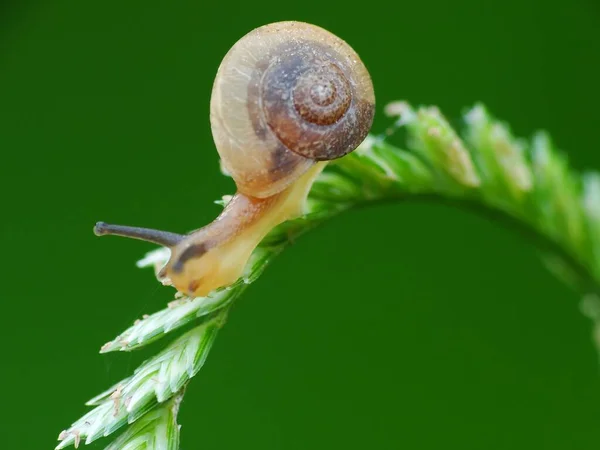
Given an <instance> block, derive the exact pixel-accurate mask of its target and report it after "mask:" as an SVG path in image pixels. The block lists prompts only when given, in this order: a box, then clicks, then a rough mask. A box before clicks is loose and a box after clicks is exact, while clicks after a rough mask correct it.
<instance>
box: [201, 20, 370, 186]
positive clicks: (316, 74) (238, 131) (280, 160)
mask: <svg viewBox="0 0 600 450" xmlns="http://www.w3.org/2000/svg"><path fill="white" fill-rule="evenodd" d="M374 106H375V95H374V92H373V85H372V83H371V78H370V76H369V73H368V72H367V69H366V68H365V66H364V65H363V63H362V61H361V60H360V58H359V57H358V55H357V54H356V52H354V50H352V48H351V47H350V46H349V45H348V44H347V43H346V42H344V41H343V40H341V39H340V38H338V37H337V36H335V35H333V34H331V33H329V32H328V31H326V30H324V29H322V28H319V27H317V26H314V25H310V24H306V23H301V22H279V23H273V24H269V25H265V26H263V27H260V28H257V29H255V30H253V31H251V32H250V33H248V34H246V35H245V36H244V37H243V38H242V39H240V40H239V41H238V42H237V43H236V44H235V45H234V46H233V47H232V48H231V50H230V51H229V52H228V53H227V55H226V56H225V58H224V59H223V62H222V63H221V65H220V67H219V69H218V72H217V76H216V79H215V83H214V86H213V91H212V97H211V105H210V108H211V112H210V119H211V126H212V133H213V138H214V141H215V144H216V147H217V150H218V152H219V155H220V157H221V159H222V164H223V166H224V168H225V170H227V172H229V173H230V174H231V175H232V177H233V179H234V180H235V182H236V185H237V188H238V191H239V192H241V193H243V194H246V195H249V196H253V197H258V198H265V197H269V196H272V195H274V194H276V193H278V192H281V191H282V190H284V189H285V188H287V187H288V186H289V185H290V184H291V183H293V182H294V181H295V180H296V179H298V177H300V176H301V175H302V174H303V173H305V172H306V171H307V170H308V168H309V167H311V166H312V165H313V164H314V163H315V162H316V161H327V160H332V159H336V158H339V157H342V156H344V155H345V154H347V153H349V152H351V151H352V150H354V149H355V148H356V147H357V146H358V145H359V144H360V143H361V142H362V141H363V139H364V138H365V137H366V135H367V133H368V131H369V129H370V128H371V124H372V121H373V114H374Z"/></svg>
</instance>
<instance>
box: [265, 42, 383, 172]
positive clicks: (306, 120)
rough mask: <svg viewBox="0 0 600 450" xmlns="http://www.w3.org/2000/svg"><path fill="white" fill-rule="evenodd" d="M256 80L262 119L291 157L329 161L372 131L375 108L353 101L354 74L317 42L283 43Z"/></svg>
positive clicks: (339, 57)
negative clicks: (291, 154) (258, 86)
mask: <svg viewBox="0 0 600 450" xmlns="http://www.w3.org/2000/svg"><path fill="white" fill-rule="evenodd" d="M274 53H275V54H277V55H278V56H277V57H276V58H273V59H272V60H271V61H270V65H269V66H268V68H267V69H266V70H265V73H264V74H263V76H262V77H261V86H260V96H261V99H260V103H261V104H262V114H263V116H264V120H265V121H266V123H267V124H268V126H269V128H270V129H271V131H272V132H273V133H274V134H275V136H277V138H278V139H279V141H280V142H281V143H282V144H283V145H284V146H285V147H286V148H288V149H289V150H291V151H292V152H294V153H296V154H299V155H301V156H304V157H306V158H310V159H314V160H321V161H323V160H331V159H336V158H339V157H341V156H344V155H345V154H347V153H348V152H351V151H352V150H354V149H355V148H356V147H357V146H358V145H359V144H360V143H361V142H362V140H363V139H364V138H365V136H366V134H367V132H368V131H369V129H370V128H371V123H372V118H373V108H374V104H373V103H369V102H365V101H361V99H360V98H357V97H358V95H357V93H356V89H357V86H356V84H355V83H353V76H354V74H353V72H352V69H351V67H348V64H347V62H346V61H344V58H343V57H342V56H341V55H339V54H337V52H336V51H335V49H333V48H329V47H328V46H327V45H324V44H322V43H320V42H314V41H310V40H306V41H304V40H298V41H294V42H291V43H285V44H282V45H281V46H280V47H279V48H278V49H276V51H275V52H274Z"/></svg>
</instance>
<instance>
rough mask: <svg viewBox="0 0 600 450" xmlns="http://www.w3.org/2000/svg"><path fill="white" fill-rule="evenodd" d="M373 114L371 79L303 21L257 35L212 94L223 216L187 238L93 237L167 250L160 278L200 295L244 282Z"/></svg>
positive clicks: (226, 62) (339, 44)
mask: <svg viewBox="0 0 600 450" xmlns="http://www.w3.org/2000/svg"><path fill="white" fill-rule="evenodd" d="M374 110H375V95H374V92H373V85H372V82H371V78H370V76H369V73H368V72H367V69H366V68H365V66H364V65H363V63H362V61H361V60H360V58H359V57H358V55H357V54H356V53H355V52H354V50H352V48H351V47H350V46H349V45H348V44H346V42H344V41H343V40H341V39H340V38H338V37H337V36H335V35H333V34H331V33H329V32H328V31H326V30H324V29H322V28H319V27H317V26H314V25H310V24H306V23H302V22H278V23H273V24H269V25H265V26H263V27H260V28H257V29H255V30H253V31H251V32H250V33H248V34H247V35H245V36H244V37H242V38H241V39H240V40H239V41H238V42H236V43H235V44H234V46H233V47H232V48H231V49H230V50H229V52H228V53H227V55H226V56H225V58H224V59H223V61H222V62H221V65H220V67H219V69H218V72H217V76H216V79H215V82H214V85H213V90H212V97H211V103H210V122H211V128H212V134H213V138H214V141H215V144H216V147H217V151H218V152H219V156H220V157H221V161H222V164H223V167H224V168H225V169H226V170H227V172H229V173H230V174H231V176H232V177H233V180H234V181H235V184H236V187H237V192H236V194H235V195H234V196H233V198H232V199H231V201H230V202H229V203H228V204H227V206H226V207H225V209H224V210H223V212H222V213H221V214H220V215H219V217H217V218H216V219H215V220H214V221H213V222H212V223H210V224H209V225H206V226H205V227H203V228H200V229H199V230H196V231H194V232H192V233H190V234H187V235H180V234H176V233H169V232H165V231H158V230H151V229H147V228H137V227H128V226H121V225H109V224H106V223H103V222H98V223H97V224H96V227H95V228H94V232H95V233H96V234H97V235H98V236H102V235H108V234H114V235H119V236H126V237H131V238H135V239H142V240H145V241H150V242H154V243H156V244H159V245H162V246H165V247H169V248H170V249H171V258H170V259H169V261H168V263H167V264H166V265H165V267H164V268H163V269H162V270H161V272H160V277H161V278H165V279H168V280H169V281H170V282H171V284H173V286H174V287H175V288H176V289H177V290H179V291H180V292H181V293H183V294H185V295H188V296H190V297H196V296H205V295H207V294H208V293H209V292H211V291H212V290H214V289H216V288H219V287H223V286H227V285H229V284H231V283H233V282H234V281H236V280H237V279H238V278H239V277H240V276H241V274H242V271H243V269H244V266H245V265H246V262H247V261H248V258H249V257H250V254H251V253H252V251H253V250H254V248H255V247H256V246H257V245H258V244H259V243H260V241H261V240H262V238H263V237H264V236H265V235H266V234H267V233H268V232H269V231H270V230H271V229H272V228H273V227H275V226H277V225H279V224H280V223H282V222H284V221H286V220H289V219H292V218H295V217H298V216H300V215H302V214H303V208H304V204H305V201H306V197H307V195H308V192H309V190H310V187H311V186H312V183H313V181H314V180H315V178H316V177H317V176H318V174H319V173H320V172H321V170H322V169H323V167H324V166H325V164H326V162H327V161H330V160H333V159H336V158H340V157H342V156H344V155H346V154H347V153H349V152H351V151H353V150H354V149H355V148H356V147H358V145H359V144H360V143H361V142H362V141H363V140H364V138H365V137H366V136H367V133H368V132H369V129H370V128H371V124H372V122H373V115H374Z"/></svg>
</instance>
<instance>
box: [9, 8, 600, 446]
mask: <svg viewBox="0 0 600 450" xmlns="http://www.w3.org/2000/svg"><path fill="white" fill-rule="evenodd" d="M0 15H1V20H0V149H1V160H0V161H1V162H0V187H1V189H2V209H1V211H2V220H0V230H1V236H0V249H1V251H2V260H3V263H2V268H1V273H2V290H1V294H0V298H1V301H2V325H1V328H0V329H1V333H2V355H1V368H0V386H1V388H2V405H3V406H2V408H1V410H0V411H1V412H0V414H1V417H0V430H1V431H2V433H1V434H0V447H2V448H7V449H26V450H29V449H35V450H38V449H40V450H41V449H50V448H53V447H54V445H56V444H55V442H56V441H55V439H56V437H57V435H58V433H59V432H60V431H61V430H62V429H63V428H66V427H67V426H68V425H69V424H70V423H71V422H72V421H73V420H75V419H76V418H78V417H79V416H80V415H81V414H82V413H83V412H84V411H86V408H85V407H84V406H83V403H84V401H85V400H87V399H89V398H91V397H92V396H94V395H95V394H97V393H99V392H100V391H102V390H104V389H105V388H107V387H108V386H109V385H111V384H112V383H114V382H116V381H118V380H119V379H120V378H121V377H123V376H125V375H127V374H128V373H129V372H130V371H131V370H133V369H134V368H135V367H136V366H137V364H139V363H140V362H141V361H142V360H143V359H144V358H145V357H147V356H148V355H149V354H151V353H152V352H153V351H155V350H156V348H158V347H159V346H160V345H162V344H161V343H159V344H157V346H155V347H151V348H150V349H149V350H148V351H142V352H137V353H133V354H109V355H102V356H100V355H98V354H97V352H98V350H99V347H100V345H102V344H103V343H104V342H106V341H107V340H109V339H111V338H113V337H114V336H115V335H117V334H118V333H119V332H120V331H122V330H123V329H124V328H126V327H127V326H128V325H130V324H131V323H132V322H133V321H134V320H135V319H136V318H138V317H140V316H141V315H142V314H143V313H149V312H153V311H156V310H158V309H160V308H162V307H163V306H164V305H165V302H167V301H169V300H171V298H172V297H171V294H172V293H171V291H170V290H169V289H167V288H161V287H160V286H159V285H158V284H157V283H156V282H155V281H154V279H153V277H152V274H151V271H140V270H137V269H136V268H135V266H134V261H135V260H136V259H138V258H139V257H140V256H141V255H143V254H144V252H146V251H148V250H150V249H151V248H153V247H152V246H151V245H149V244H145V243H139V242H134V241H127V240H122V239H117V238H114V239H110V238H106V239H97V238H95V237H94V235H93V234H92V226H93V224H94V222H95V221H97V220H106V221H113V222H118V223H125V224H132V225H143V226H152V227H157V228H164V229H168V230H173V231H179V232H184V231H186V230H189V229H193V228H195V227H198V226H200V225H203V224H205V223H207V222H208V221H210V220H211V219H212V218H213V217H214V216H215V215H216V214H217V213H218V212H219V207H218V206H216V205H214V204H213V203H212V201H213V200H214V199H216V198H218V197H219V196H220V195H222V194H225V193H230V192H231V191H232V190H233V184H232V182H231V180H229V179H226V178H225V177H223V176H221V174H220V173H219V168H218V160H217V153H216V152H215V150H214V147H213V143H212V138H211V135H210V127H209V121H208V105H209V97H210V91H211V86H212V81H213V76H214V74H215V72H216V69H217V66H218V64H219V62H220V60H221V58H222V57H223V55H224V54H225V53H226V51H227V50H228V49H229V47H230V46H231V45H232V44H233V43H234V42H235V41H236V40H237V39H238V38H239V37H241V36H242V35H243V34H244V33H246V32H247V31H249V30H250V29H252V28H254V27H256V26H259V25H263V24H265V23H268V22H272V21H276V20H284V19H285V20H289V19H296V20H304V21H309V22H313V23H315V24H318V25H321V26H323V27H325V28H327V29H329V30H331V31H332V32H334V33H336V34H338V35H339V36H341V37H343V38H344V39H346V40H347V41H348V42H349V43H350V44H351V45H352V46H353V47H354V48H355V49H356V50H357V51H358V52H359V53H360V55H361V56H362V58H363V60H364V62H365V63H366V65H367V66H368V67H369V69H370V71H371V73H372V76H373V80H374V84H375V88H376V94H377V98H378V109H377V117H376V120H375V125H374V130H375V131H381V130H383V128H384V127H385V126H386V125H387V124H388V121H386V119H385V118H384V117H383V114H382V109H383V105H384V104H385V103H386V102H388V101H391V100H395V99H406V100H409V101H411V102H412V103H415V104H423V103H426V104H437V105H439V106H440V107H441V108H442V109H443V111H444V112H445V113H446V115H447V116H448V117H449V119H450V120H452V121H453V123H455V124H458V125H459V124H460V117H461V113H462V112H463V111H464V108H465V107H467V106H470V105H472V104H473V103H474V102H476V101H483V102H484V103H485V104H486V105H487V106H488V107H489V108H490V109H491V110H492V112H493V113H494V114H496V115H497V116H499V117H502V118H505V119H506V120H508V121H509V122H510V124H511V125H512V127H513V129H514V131H515V132H516V133H517V134H519V135H529V134H530V133H532V132H533V131H534V130H535V129H537V128H546V129H548V130H549V131H550V132H551V133H552V135H553V136H554V138H555V140H556V141H557V143H558V145H559V146H560V147H561V148H563V149H565V150H566V151H568V153H569V157H570V160H571V161H572V163H573V164H574V166H576V167H578V168H582V169H584V168H596V169H600V153H599V152H598V132H599V127H598V105H599V104H600V89H598V80H600V33H598V30H599V29H600V7H599V6H598V4H597V3H595V1H594V0H573V1H570V2H565V1H549V0H535V1H534V0H504V1H501V2H484V1H482V0H455V1H447V0H432V1H428V2H415V1H413V2H408V1H405V2H392V1H390V0H373V1H370V2H367V3H360V2H355V3H351V2H349V1H344V2H337V3H336V2H326V1H323V0H318V1H315V0H308V1H304V2H272V1H261V2H251V1H245V2H238V3H235V2H234V3H232V2H203V1H199V0H197V1H175V2H166V1H162V2H161V1H154V0H144V1H141V0H131V1H127V2H123V1H105V2H82V1H75V0H55V1H52V2H50V1H45V2H23V1H10V0H5V1H4V3H3V6H1V7H0ZM578 302H579V299H578V297H577V296H576V295H575V294H574V293H572V292H570V291H569V290H568V289H567V288H566V287H564V286H563V285H562V284H561V283H560V282H559V281H557V280H556V279H555V278H553V277H552V276H551V275H550V274H549V273H547V272H546V270H545V269H544V268H543V266H542V265H541V263H540V262H539V261H538V258H537V255H536V253H535V251H534V250H533V249H532V248H531V246H530V245H529V244H528V243H527V242H525V241H523V240H522V239H521V238H520V237H518V236H516V235H514V234H512V233H511V232H510V231H508V230H505V229H502V228H500V227H499V226H498V225H497V224H494V223H491V222H489V221H486V220H484V219H482V218H480V217H478V216H475V215H473V214H470V213H467V212H463V211H457V210H453V209H449V208H446V207H442V206H439V205H428V204H410V205H409V204H398V205H395V206H390V205H388V206H381V207H377V208H372V209H368V210H361V211H355V212H351V213H348V214H346V215H344V216H341V217H339V218H337V219H336V220H334V221H332V222H331V223H329V224H327V225H326V226H324V227H322V228H320V229H318V230H317V231H315V232H313V233H311V234H310V235H307V236H306V237H304V238H302V240H301V241H300V242H298V244H297V245H294V246H293V247H292V248H290V249H289V250H287V251H286V252H285V253H284V254H283V255H282V256H281V257H280V258H279V259H278V260H277V261H276V263H275V264H274V265H273V266H271V267H270V268H269V269H268V271H267V273H265V275H264V276H263V277H262V278H261V279H260V280H259V282H257V283H256V284H255V285H253V286H252V287H251V288H250V289H249V291H248V292H247V294H246V295H244V297H243V298H242V299H241V301H239V303H238V304H237V305H236V306H235V308H234V310H233V312H232V314H231V315H230V318H229V321H228V323H227V325H226V327H225V328H224V329H223V330H222V332H221V334H220V335H219V337H218V339H217V342H216V344H215V346H214V348H213V350H212V353H211V355H210V357H209V359H208V362H207V364H206V366H205V368H204V369H203V370H202V371H201V372H200V374H199V375H198V376H197V378H195V379H194V380H193V382H192V383H191V385H190V387H189V390H188V393H187V395H186V398H185V401H184V403H183V406H182V410H181V413H180V421H181V423H183V428H182V433H183V434H182V446H181V448H182V449H192V448H194V449H195V448H198V449H200V448H202V449H217V448H218V449H242V448H244V449H252V448H260V449H262V450H267V449H286V450H287V449H307V448H310V449H331V448H344V449H365V448H368V449H400V448H402V449H448V448H450V449H461V450H464V449H560V450H565V449H592V448H597V446H598V445H599V441H600V433H599V432H598V430H599V429H600V427H599V425H600V374H599V370H598V363H597V355H596V352H595V349H594V347H593V345H592V343H591V339H590V324H589V322H588V321H587V320H586V319H585V318H584V317H583V316H582V315H581V313H580V312H579V309H578ZM199 424H202V425H201V426H200V425H199ZM106 443H107V442H106V441H100V442H99V443H98V444H96V445H94V446H92V447H90V448H96V449H97V448H103V447H102V446H103V445H105V444H106Z"/></svg>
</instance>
